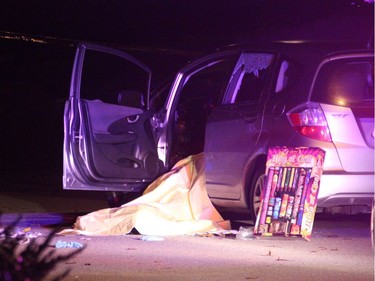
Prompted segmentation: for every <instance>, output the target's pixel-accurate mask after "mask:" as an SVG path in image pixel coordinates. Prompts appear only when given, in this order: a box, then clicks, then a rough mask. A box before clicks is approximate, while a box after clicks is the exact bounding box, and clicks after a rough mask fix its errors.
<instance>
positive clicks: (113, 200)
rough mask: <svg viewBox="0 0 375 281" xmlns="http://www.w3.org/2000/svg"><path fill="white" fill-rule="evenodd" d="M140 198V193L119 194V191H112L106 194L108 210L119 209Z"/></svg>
mask: <svg viewBox="0 0 375 281" xmlns="http://www.w3.org/2000/svg"><path fill="white" fill-rule="evenodd" d="M139 196H141V194H140V193H137V192H128V193H126V192H121V191H112V192H107V202H108V206H109V207H110V208H116V207H120V206H121V205H124V204H126V203H128V202H130V201H133V200H134V199H136V198H138V197H139Z"/></svg>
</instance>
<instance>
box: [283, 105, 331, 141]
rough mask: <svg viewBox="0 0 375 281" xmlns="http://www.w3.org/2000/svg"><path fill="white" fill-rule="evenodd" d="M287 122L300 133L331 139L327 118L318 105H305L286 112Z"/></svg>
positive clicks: (310, 136)
mask: <svg viewBox="0 0 375 281" xmlns="http://www.w3.org/2000/svg"><path fill="white" fill-rule="evenodd" d="M288 118H289V122H290V123H291V125H292V126H293V127H294V128H295V129H296V130H297V131H298V132H299V133H300V134H302V135H304V136H306V137H309V138H312V139H317V140H322V141H327V142H330V141H332V139H331V135H330V133H329V128H328V125H327V120H326V118H325V116H324V114H323V111H322V109H321V108H320V106H318V105H314V106H311V107H310V106H305V107H303V108H299V109H296V110H293V111H291V112H289V113H288Z"/></svg>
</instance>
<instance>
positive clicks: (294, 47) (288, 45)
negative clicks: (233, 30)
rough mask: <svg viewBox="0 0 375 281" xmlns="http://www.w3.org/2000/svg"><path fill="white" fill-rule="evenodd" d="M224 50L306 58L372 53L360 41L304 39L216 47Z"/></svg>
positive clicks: (371, 49)
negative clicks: (273, 53)
mask: <svg viewBox="0 0 375 281" xmlns="http://www.w3.org/2000/svg"><path fill="white" fill-rule="evenodd" d="M225 50H237V51H250V50H251V51H262V52H275V53H282V54H285V55H287V56H290V57H295V58H299V59H301V58H308V57H306V56H307V55H308V56H314V57H316V58H319V59H322V58H324V57H328V56H332V55H336V54H344V53H346V54H350V53H359V52H360V53H369V54H370V53H374V49H373V46H367V44H364V43H362V42H353V41H306V40H286V41H282V40H281V41H280V40H279V41H269V42H250V43H240V44H231V45H227V46H224V47H222V48H218V49H217V51H225Z"/></svg>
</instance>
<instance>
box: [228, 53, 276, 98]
mask: <svg viewBox="0 0 375 281" xmlns="http://www.w3.org/2000/svg"><path fill="white" fill-rule="evenodd" d="M272 60H273V55H271V54H248V53H245V54H242V56H241V57H240V59H239V60H238V62H237V65H236V67H235V69H234V72H233V75H232V79H231V81H230V85H229V87H228V90H227V93H226V97H225V101H224V103H229V104H232V103H242V102H257V101H258V100H259V99H260V97H261V95H262V92H263V90H264V88H265V86H266V81H267V79H268V77H269V75H270V71H271V67H270V66H271V63H272Z"/></svg>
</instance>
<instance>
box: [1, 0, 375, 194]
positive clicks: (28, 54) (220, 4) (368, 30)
mask: <svg viewBox="0 0 375 281" xmlns="http://www.w3.org/2000/svg"><path fill="white" fill-rule="evenodd" d="M202 2H203V4H202ZM373 26H374V4H373V3H368V2H367V1H359V0H357V1H354V0H353V1H346V0H339V1H333V0H329V1H291V0H288V1H263V0H255V1H180V0H175V1H151V0H150V1H141V0H140V1H120V0H96V1H95V0H81V1H80V0H76V1H34V0H33V1H16V0H15V1H1V3H0V97H1V99H2V101H1V111H0V112H1V119H0V120H1V128H2V130H1V146H0V147H1V152H0V155H1V158H0V159H1V161H0V163H1V164H0V176H1V180H0V184H1V186H0V189H3V190H9V189H20V190H22V189H33V188H36V187H38V188H40V187H43V188H48V189H55V190H60V189H61V175H62V142H63V108H64V102H65V99H67V97H68V95H69V83H70V74H71V68H72V62H73V57H74V48H73V47H72V45H73V44H74V43H75V42H76V41H79V40H85V41H92V42H97V43H103V44H109V45H112V46H116V47H121V48H123V49H125V50H127V51H129V52H130V53H132V54H133V55H135V56H136V57H138V58H140V59H141V60H143V61H144V62H145V63H146V64H149V65H151V68H152V69H153V70H154V72H155V75H154V78H155V80H154V81H153V86H155V85H157V84H158V83H160V82H161V81H163V79H164V78H165V77H167V76H168V75H169V74H171V73H173V72H175V71H176V70H177V69H178V68H179V67H180V66H181V65H182V64H183V63H184V62H185V61H187V60H189V59H191V58H193V57H196V56H199V55H200V54H201V53H205V52H208V51H212V50H214V49H215V48H217V47H219V46H223V45H227V44H232V43H238V42H246V41H254V40H286V39H289V40H302V39H303V40H341V41H348V40H351V41H353V40H355V41H361V42H363V44H364V47H365V46H366V43H367V42H368V40H369V39H371V40H372V42H373Z"/></svg>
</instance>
